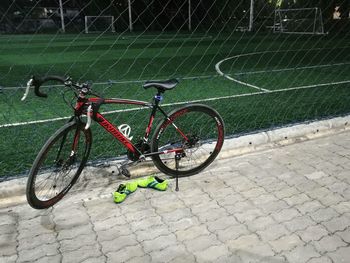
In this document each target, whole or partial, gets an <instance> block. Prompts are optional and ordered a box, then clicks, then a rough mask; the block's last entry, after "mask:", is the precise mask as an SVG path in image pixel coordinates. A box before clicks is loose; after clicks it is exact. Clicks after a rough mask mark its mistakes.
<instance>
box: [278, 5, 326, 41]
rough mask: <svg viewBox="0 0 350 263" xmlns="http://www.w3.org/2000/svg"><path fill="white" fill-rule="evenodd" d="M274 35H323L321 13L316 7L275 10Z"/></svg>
mask: <svg viewBox="0 0 350 263" xmlns="http://www.w3.org/2000/svg"><path fill="white" fill-rule="evenodd" d="M273 32H274V33H287V34H313V35H316V34H324V27H323V18H322V12H321V10H320V9H319V8H318V7H314V8H293V9H276V10H275V18H274V25H273Z"/></svg>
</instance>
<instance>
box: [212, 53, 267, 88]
mask: <svg viewBox="0 0 350 263" xmlns="http://www.w3.org/2000/svg"><path fill="white" fill-rule="evenodd" d="M261 53H264V52H254V53H247V54H241V55H237V56H233V57H228V58H225V59H223V60H221V61H219V62H218V63H216V65H215V70H216V72H217V73H218V74H219V75H220V76H223V77H224V78H226V79H228V80H231V81H234V82H236V83H238V84H241V85H244V86H247V87H250V88H253V89H257V90H260V91H263V92H269V91H270V90H268V89H264V88H260V87H258V86H255V85H252V84H249V83H247V82H243V81H240V80H238V79H235V78H233V77H231V76H229V75H227V74H225V73H224V72H222V70H221V69H220V66H221V64H222V63H224V62H225V61H228V60H231V59H236V58H239V57H245V56H250V55H256V54H261Z"/></svg>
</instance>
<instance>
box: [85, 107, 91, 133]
mask: <svg viewBox="0 0 350 263" xmlns="http://www.w3.org/2000/svg"><path fill="white" fill-rule="evenodd" d="M91 115H92V106H91V105H89V107H88V109H87V112H86V117H87V122H86V125H85V130H87V129H89V128H90V126H91Z"/></svg>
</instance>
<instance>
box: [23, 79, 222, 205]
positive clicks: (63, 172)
mask: <svg viewBox="0 0 350 263" xmlns="http://www.w3.org/2000/svg"><path fill="white" fill-rule="evenodd" d="M48 81H58V82H60V83H62V84H63V85H64V87H65V88H68V89H70V90H72V91H73V94H74V100H75V105H74V106H73V105H72V107H73V109H74V115H73V116H72V117H71V118H70V119H69V121H68V122H67V123H66V124H65V125H64V126H62V127H61V128H60V129H58V130H57V131H56V132H55V133H54V134H53V135H52V136H51V137H50V138H49V139H48V140H47V142H46V143H45V144H44V146H43V147H42V149H41V150H40V152H39V153H38V155H37V156H36V158H35V160H34V162H33V165H32V168H31V169H30V172H29V176H28V181H27V188H26V196H27V201H28V203H29V204H30V206H32V207H33V208H36V209H46V208H49V207H51V206H53V205H54V204H56V203H57V202H58V201H60V200H61V199H62V198H63V197H64V196H65V195H66V194H67V192H68V191H69V190H70V189H71V188H72V186H73V185H74V184H75V183H76V181H77V180H78V178H79V175H80V174H81V172H82V170H83V168H84V167H85V165H86V164H87V161H88V157H89V153H90V149H91V145H92V132H91V128H90V126H91V122H92V121H95V122H97V123H98V124H99V125H100V126H102V127H103V128H104V129H105V130H106V131H107V132H108V133H110V134H111V135H112V136H113V137H114V138H115V139H117V140H118V141H119V142H120V143H121V144H122V145H123V146H124V147H125V148H126V150H127V158H128V160H129V162H131V163H138V162H142V161H145V160H146V158H148V159H149V158H151V159H152V161H153V163H154V165H155V166H156V167H157V168H158V169H159V170H160V171H161V172H163V173H165V174H167V175H170V176H173V177H176V188H177V190H178V181H177V180H178V178H179V177H182V176H190V175H193V174H197V173H199V172H200V171H202V170H203V169H204V168H206V167H207V166H208V165H210V164H211V163H212V162H213V161H214V159H215V158H216V157H217V155H218V154H219V152H220V150H221V148H222V145H223V142H224V135H225V133H224V122H223V120H222V118H221V116H220V115H219V114H218V113H217V112H216V111H215V110H214V109H212V108H211V107H209V106H206V105H202V104H188V105H185V106H183V107H180V108H178V109H176V110H173V111H171V112H170V113H169V114H167V113H166V112H165V111H164V110H163V109H162V108H161V107H160V103H161V101H162V100H163V94H164V93H165V92H166V91H170V90H172V89H174V88H175V87H176V85H177V84H178V81H177V80H176V79H171V80H167V81H148V82H146V83H145V84H144V85H143V88H144V89H149V88H155V89H156V90H157V93H156V95H155V96H154V97H153V99H152V102H145V101H138V100H129V99H121V98H102V97H100V96H98V95H96V94H95V93H93V92H92V89H91V85H90V84H87V83H83V84H80V83H77V82H76V83H74V82H73V81H72V79H71V78H70V77H67V78H65V77H60V76H46V77H35V76H33V77H32V78H31V79H30V80H29V81H28V83H27V88H26V92H25V94H24V96H23V98H22V100H25V99H26V97H27V96H28V93H29V90H30V88H31V87H34V93H35V95H36V96H38V97H44V98H46V97H47V94H45V93H43V92H42V91H41V90H40V87H41V85H42V84H43V83H45V82H48ZM104 104H128V105H136V106H140V107H146V108H149V109H150V110H151V113H150V117H149V119H148V125H147V127H146V129H145V134H144V137H143V138H141V139H140V140H139V141H138V142H136V143H133V142H132V141H131V138H130V137H129V134H127V132H125V131H124V132H123V130H120V129H118V128H117V127H116V126H114V125H113V124H112V123H111V122H109V121H108V120H107V119H106V118H105V117H104V116H103V114H102V113H100V112H99V109H100V107H101V106H102V105H104ZM157 112H161V114H163V116H164V119H163V120H162V121H161V122H160V123H159V124H158V125H157V127H156V128H155V130H154V132H153V135H152V137H151V136H150V135H151V132H152V126H153V122H154V119H155V116H156V113H157ZM85 116H86V121H85ZM83 117H84V120H83ZM126 129H128V127H126ZM129 129H130V127H129ZM121 173H122V174H124V175H126V176H130V174H129V173H128V170H127V169H126V168H125V167H122V168H121Z"/></svg>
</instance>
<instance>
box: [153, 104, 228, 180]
mask: <svg viewBox="0 0 350 263" xmlns="http://www.w3.org/2000/svg"><path fill="white" fill-rule="evenodd" d="M224 135H225V132H224V122H223V120H222V118H221V116H220V115H219V114H218V113H217V112H216V111H215V110H214V109H212V108H210V107H209V106H206V105H201V104H193V105H188V106H185V107H182V108H180V109H177V110H175V111H173V112H171V113H170V114H169V118H168V119H165V120H164V121H163V122H162V123H160V124H159V125H158V127H157V128H156V131H155V133H154V135H153V137H152V152H162V153H161V154H159V155H154V156H152V159H153V162H154V164H155V165H156V166H157V168H158V169H159V170H160V171H161V172H163V173H165V174H169V175H171V176H179V177H182V176H190V175H193V174H196V173H198V172H200V171H202V170H203V169H204V168H206V167H207V166H208V165H209V164H211V163H212V162H213V161H214V159H215V158H216V156H217V155H218V154H219V152H220V150H221V148H222V145H223V142H224ZM176 155H177V157H178V161H176V160H175V156H176Z"/></svg>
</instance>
